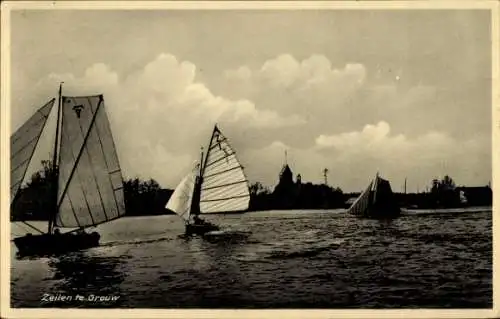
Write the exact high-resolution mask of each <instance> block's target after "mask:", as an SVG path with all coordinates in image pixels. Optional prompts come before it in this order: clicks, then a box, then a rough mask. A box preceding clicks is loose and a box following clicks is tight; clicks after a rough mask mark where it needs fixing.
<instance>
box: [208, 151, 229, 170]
mask: <svg viewBox="0 0 500 319" xmlns="http://www.w3.org/2000/svg"><path fill="white" fill-rule="evenodd" d="M234 154H236V153H235V152H232V153H229V154H226V155H227V156H223V157H221V158H218V159H217V160H215V161H213V162H210V163H208V164H206V165H205V168H207V167H210V166H212V165H214V164H215V163H218V162H220V161H222V160H224V159H226V158H229V157H230V156H231V155H234Z"/></svg>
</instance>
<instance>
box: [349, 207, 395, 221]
mask: <svg viewBox="0 0 500 319" xmlns="http://www.w3.org/2000/svg"><path fill="white" fill-rule="evenodd" d="M352 215H354V216H356V217H359V218H369V219H393V218H398V217H400V216H401V210H400V209H397V208H396V209H377V208H375V207H372V208H368V209H366V210H364V211H362V212H356V213H352Z"/></svg>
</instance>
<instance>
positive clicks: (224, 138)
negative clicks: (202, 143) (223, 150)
mask: <svg viewBox="0 0 500 319" xmlns="http://www.w3.org/2000/svg"><path fill="white" fill-rule="evenodd" d="M226 140H227V138H226V137H225V136H224V137H223V138H222V140H217V143H215V144H213V145H212V146H211V147H210V148H209V149H208V151H211V150H212V149H214V148H216V147H217V146H219V145H221V144H222V142H224V141H226Z"/></svg>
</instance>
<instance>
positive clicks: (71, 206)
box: [54, 117, 83, 227]
mask: <svg viewBox="0 0 500 319" xmlns="http://www.w3.org/2000/svg"><path fill="white" fill-rule="evenodd" d="M63 119H64V117H63V118H62V119H61V123H62V120H63ZM63 129H64V128H63ZM61 133H62V131H61ZM65 136H66V139H67V135H65ZM62 143H63V138H62V134H61V145H60V146H62ZM61 150H62V147H61ZM68 151H71V155H72V157H73V159H74V158H75V155H74V154H73V150H72V149H70V148H68ZM61 153H62V152H59V158H60V157H61ZM75 165H76V164H75ZM82 193H83V191H82ZM68 201H69V206H70V208H71V211H72V212H73V217H74V218H75V222H76V224H77V225H78V227H80V221H79V220H78V217H77V216H76V210H75V207H74V206H73V201H72V200H71V195H70V194H69V193H68ZM61 204H62V201H61ZM60 209H61V207H60V206H58V207H57V216H56V219H57V218H59V221H60V225H62V224H63V221H62V218H61V215H60V214H59V210H60ZM56 219H55V220H54V221H56Z"/></svg>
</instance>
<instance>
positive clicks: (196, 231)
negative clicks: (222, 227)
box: [186, 224, 219, 236]
mask: <svg viewBox="0 0 500 319" xmlns="http://www.w3.org/2000/svg"><path fill="white" fill-rule="evenodd" d="M215 230H219V227H218V226H216V225H213V224H205V225H194V224H191V225H186V235H188V236H191V235H203V234H205V233H208V232H211V231H215Z"/></svg>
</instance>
